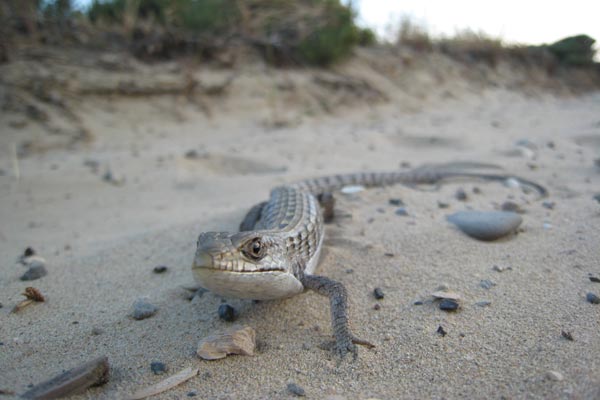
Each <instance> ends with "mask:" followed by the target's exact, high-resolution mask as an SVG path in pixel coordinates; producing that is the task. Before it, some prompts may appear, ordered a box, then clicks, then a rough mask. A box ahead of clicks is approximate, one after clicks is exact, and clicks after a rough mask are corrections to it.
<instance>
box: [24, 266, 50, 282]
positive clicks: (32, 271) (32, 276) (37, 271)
mask: <svg viewBox="0 0 600 400" xmlns="http://www.w3.org/2000/svg"><path fill="white" fill-rule="evenodd" d="M47 274H48V271H47V270H46V267H44V266H43V265H32V266H30V267H29V269H28V270H27V271H25V273H24V274H23V275H22V276H21V278H20V279H21V280H22V281H34V280H36V279H40V278H41V277H44V276H46V275H47Z"/></svg>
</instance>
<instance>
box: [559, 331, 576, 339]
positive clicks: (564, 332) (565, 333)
mask: <svg viewBox="0 0 600 400" xmlns="http://www.w3.org/2000/svg"><path fill="white" fill-rule="evenodd" d="M560 335H561V336H562V337H564V338H565V339H567V340H569V341H571V342H572V341H574V340H575V339H574V338H573V335H572V334H571V332H566V331H561V332H560Z"/></svg>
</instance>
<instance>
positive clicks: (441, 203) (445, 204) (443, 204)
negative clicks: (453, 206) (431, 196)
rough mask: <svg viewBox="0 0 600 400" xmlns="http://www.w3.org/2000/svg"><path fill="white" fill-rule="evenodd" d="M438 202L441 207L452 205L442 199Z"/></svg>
mask: <svg viewBox="0 0 600 400" xmlns="http://www.w3.org/2000/svg"><path fill="white" fill-rule="evenodd" d="M437 204H438V207H439V208H448V207H450V204H448V203H444V202H442V201H438V203H437Z"/></svg>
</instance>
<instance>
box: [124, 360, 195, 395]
mask: <svg viewBox="0 0 600 400" xmlns="http://www.w3.org/2000/svg"><path fill="white" fill-rule="evenodd" d="M199 371H200V370H199V369H198V368H192V367H189V368H186V369H184V370H182V371H180V372H178V373H176V374H175V375H172V376H170V377H168V378H167V379H164V380H162V381H160V382H158V383H157V384H155V385H152V386H148V387H147V388H145V389H141V390H138V391H137V392H135V393H134V394H132V395H131V396H130V397H129V400H139V399H145V398H146V397H149V396H154V395H155V394H159V393H162V392H165V391H167V390H169V389H171V388H174V387H175V386H177V385H179V384H181V383H183V382H185V381H187V380H189V379H192V378H193V377H195V376H196V375H198V372H199Z"/></svg>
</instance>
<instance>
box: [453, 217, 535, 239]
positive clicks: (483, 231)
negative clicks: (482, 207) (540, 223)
mask: <svg viewBox="0 0 600 400" xmlns="http://www.w3.org/2000/svg"><path fill="white" fill-rule="evenodd" d="M448 221H450V222H451V223H453V224H454V225H456V226H457V227H458V228H459V229H460V230H461V231H463V232H464V233H465V234H467V235H469V236H471V237H473V238H475V239H479V240H486V241H491V240H496V239H499V238H501V237H503V236H506V235H508V234H510V233H512V232H514V231H515V230H516V229H517V228H518V227H519V225H521V222H523V218H521V216H520V215H519V214H517V213H514V212H509V211H459V212H457V213H454V214H452V215H449V216H448Z"/></svg>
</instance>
